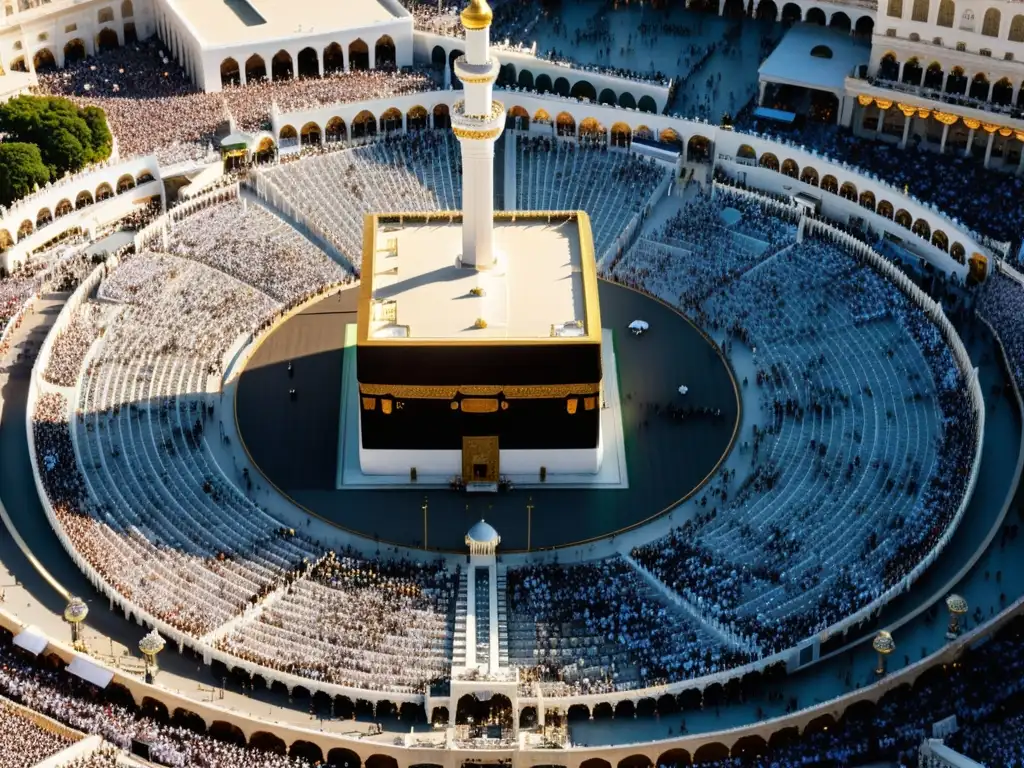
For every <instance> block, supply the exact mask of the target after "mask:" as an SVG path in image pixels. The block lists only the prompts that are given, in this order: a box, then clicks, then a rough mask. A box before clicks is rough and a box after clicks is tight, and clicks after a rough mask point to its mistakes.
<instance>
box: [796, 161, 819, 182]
mask: <svg viewBox="0 0 1024 768" xmlns="http://www.w3.org/2000/svg"><path fill="white" fill-rule="evenodd" d="M800 181H802V182H804V184H810V185H811V186H812V187H816V186H818V183H819V180H818V172H817V171H816V170H815V169H814V168H812V167H811V166H809V165H808V166H806V167H805V168H804V169H803V170H802V171H801V172H800Z"/></svg>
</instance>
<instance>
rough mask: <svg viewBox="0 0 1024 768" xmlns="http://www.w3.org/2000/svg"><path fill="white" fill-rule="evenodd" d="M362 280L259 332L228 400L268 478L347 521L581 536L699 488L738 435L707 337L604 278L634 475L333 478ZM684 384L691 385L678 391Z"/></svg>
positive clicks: (531, 543)
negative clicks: (562, 480)
mask: <svg viewBox="0 0 1024 768" xmlns="http://www.w3.org/2000/svg"><path fill="white" fill-rule="evenodd" d="M358 293H359V289H358V288H350V289H346V290H343V291H342V292H340V293H338V294H335V295H333V296H330V297H328V298H325V299H323V300H321V301H320V302H318V303H316V304H314V305H313V306H311V307H308V308H307V309H305V310H304V311H302V312H301V313H298V314H296V315H294V316H292V317H291V318H289V319H288V320H286V321H285V322H284V323H283V324H281V325H280V326H279V327H278V328H276V329H275V330H274V331H273V332H272V333H270V334H269V335H268V336H267V337H265V338H264V339H263V342H262V343H261V344H260V345H259V346H258V348H257V349H256V351H255V354H254V355H253V356H252V358H251V359H250V360H249V362H248V363H247V365H246V367H245V370H244V371H243V372H242V375H241V377H240V379H239V382H238V388H237V392H236V402H235V409H236V419H237V422H238V432H239V434H240V435H241V437H242V441H243V443H244V446H245V449H246V451H247V452H248V453H249V455H250V456H251V458H252V460H253V462H254V464H255V465H256V466H257V467H258V468H259V470H260V472H262V473H263V475H264V477H265V479H266V480H269V481H270V482H271V483H273V484H274V485H275V486H276V487H277V488H278V489H279V490H280V491H281V492H282V493H284V494H285V495H287V496H288V497H290V498H291V499H292V500H293V501H294V502H295V503H296V504H299V505H300V506H302V507H303V508H305V509H306V510H307V511H308V512H310V513H312V514H314V515H316V516H318V517H321V518H323V519H325V520H327V521H329V522H331V523H333V524H335V525H337V526H340V527H342V528H344V529H346V530H349V531H352V532H354V533H358V534H360V535H363V536H366V537H368V538H371V539H376V540H379V541H380V542H382V543H385V542H386V543H391V544H397V545H401V546H409V547H422V546H423V539H424V517H426V534H427V545H428V547H429V548H430V549H439V550H447V551H457V552H463V551H465V544H464V541H463V537H464V536H465V532H466V531H467V530H468V529H469V527H470V526H471V525H472V524H473V523H474V522H476V521H477V520H479V519H480V518H486V519H487V521H488V522H490V523H492V524H493V525H494V527H495V528H496V529H497V530H498V531H499V532H500V533H501V537H502V547H501V548H502V550H503V551H505V552H510V551H521V550H525V549H527V548H528V547H529V548H530V549H532V550H537V549H547V548H552V547H563V546H570V545H573V544H579V543H582V542H586V541H591V540H594V539H599V538H603V537H606V536H612V535H614V534H616V533H618V532H621V531H624V530H626V529H629V528H632V527H635V526H637V525H640V524H642V523H644V522H646V521H649V520H651V519H653V518H655V517H658V516H660V515H662V514H664V513H667V512H668V511H670V510H671V509H672V508H673V507H674V506H676V505H677V504H678V503H679V502H681V501H683V500H685V499H686V498H688V497H690V496H692V495H693V494H694V493H696V492H697V491H698V490H699V489H700V488H701V486H702V485H703V484H704V483H705V482H706V481H707V480H708V479H709V478H710V476H711V475H712V473H713V472H714V471H715V469H716V468H717V467H718V466H719V464H720V463H721V462H722V461H723V460H724V459H725V457H726V456H727V455H728V453H729V451H730V449H731V448H732V446H733V443H734V441H735V439H736V433H737V430H738V426H739V423H740V397H739V391H738V387H737V383H736V380H735V378H734V376H733V375H732V372H731V370H730V369H729V366H728V363H727V362H726V360H725V358H724V357H723V356H722V355H721V354H720V353H719V351H718V349H717V348H716V346H715V345H714V344H713V343H712V341H711V340H710V339H709V338H708V337H707V336H706V335H705V334H704V333H703V332H702V331H701V330H700V329H698V328H697V327H695V326H694V325H693V324H692V323H691V322H690V321H689V320H688V319H687V318H685V317H684V316H682V315H681V314H679V313H678V312H676V311H675V310H674V309H672V308H670V307H669V306H668V305H666V304H663V303H661V302H659V301H657V300H655V299H652V298H650V297H648V296H645V295H643V294H641V293H638V292H636V291H633V290H630V289H628V288H624V287H622V286H619V285H616V284H614V283H610V282H605V281H601V283H600V298H601V319H602V325H603V326H604V327H605V328H610V329H612V331H613V338H614V345H615V355H616V365H617V372H618V379H619V390H620V392H621V409H622V424H623V432H624V438H625V446H626V464H627V466H628V470H629V488H628V489H585V488H576V489H569V488H551V487H534V488H516V489H515V490H512V491H510V492H507V493H495V494H465V493H459V492H456V491H451V490H447V489H436V488H433V489H418V488H414V487H410V488H395V489H383V488H382V489H343V490H336V488H335V480H336V475H337V465H338V452H339V442H340V441H339V429H340V418H339V416H340V411H341V406H342V393H341V388H342V379H343V377H342V369H343V365H342V361H343V357H344V355H345V354H346V349H345V327H346V325H350V324H354V323H355V320H356V302H357V298H358ZM641 318H642V319H643V320H646V321H647V322H648V323H650V330H649V331H648V332H647V333H646V334H644V335H642V336H634V335H633V334H632V333H631V332H630V331H629V329H628V327H627V326H628V325H629V323H630V322H631V321H633V320H636V319H641ZM352 352H354V348H350V349H349V350H348V353H352ZM289 363H291V370H289ZM680 385H685V386H686V387H688V390H689V391H688V392H687V394H686V395H685V396H683V395H680V394H679V393H678V391H677V390H678V389H679V387H680ZM291 389H295V391H296V397H295V398H292V397H291V396H290V395H289V391H290V390H291ZM705 408H707V409H710V411H711V412H712V414H711V415H707V414H704V413H700V414H689V415H686V416H685V417H683V418H680V416H679V412H678V411H680V410H682V409H695V410H697V411H703V409H705ZM716 411H717V412H720V414H719V415H717V416H715V415H713V413H714V412H716ZM257 482H260V480H257ZM424 502H426V507H427V511H426V514H424V510H423V507H424ZM528 505H532V507H533V509H532V512H528V510H527V506H528Z"/></svg>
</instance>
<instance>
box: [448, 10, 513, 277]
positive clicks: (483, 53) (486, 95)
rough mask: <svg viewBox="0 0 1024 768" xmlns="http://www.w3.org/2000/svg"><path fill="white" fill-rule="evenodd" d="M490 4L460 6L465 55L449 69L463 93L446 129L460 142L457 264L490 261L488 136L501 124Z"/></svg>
mask: <svg viewBox="0 0 1024 768" xmlns="http://www.w3.org/2000/svg"><path fill="white" fill-rule="evenodd" d="M491 18H492V14H491V8H490V6H489V5H487V0H470V3H469V5H468V6H467V7H466V8H465V9H464V10H463V11H462V26H464V27H465V28H466V55H465V56H460V57H459V58H457V59H456V60H455V74H456V75H458V77H459V79H460V80H461V81H462V87H463V89H464V92H465V94H466V98H465V99H463V100H462V101H457V102H455V104H453V105H452V130H453V131H454V132H455V135H456V136H457V137H458V139H459V144H461V146H462V265H463V266H464V267H469V268H471V269H490V268H491V267H493V266H494V140H495V139H497V138H498V137H499V136H500V135H501V132H502V131H503V130H504V129H505V105H504V104H502V103H501V102H500V101H494V100H493V99H492V98H491V89H492V87H493V86H494V81H495V80H497V79H498V70H499V69H500V65H499V64H498V61H497V59H492V58H491V55H490V37H491V34H490V26H491Z"/></svg>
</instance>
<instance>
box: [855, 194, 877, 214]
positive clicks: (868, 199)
mask: <svg viewBox="0 0 1024 768" xmlns="http://www.w3.org/2000/svg"><path fill="white" fill-rule="evenodd" d="M858 202H860V207H861V208H867V209H868V210H869V211H873V210H875V193H874V192H871V191H869V190H864V191H863V192H861V193H860V200H859V201H858Z"/></svg>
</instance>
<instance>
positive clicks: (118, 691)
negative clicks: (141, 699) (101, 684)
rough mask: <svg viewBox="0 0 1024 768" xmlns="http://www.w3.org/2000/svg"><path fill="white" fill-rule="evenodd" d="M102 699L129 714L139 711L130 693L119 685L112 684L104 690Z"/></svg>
mask: <svg viewBox="0 0 1024 768" xmlns="http://www.w3.org/2000/svg"><path fill="white" fill-rule="evenodd" d="M103 699H104V701H109V702H110V703H111V704H116V705H117V706H119V707H124V708H125V709H127V710H128V711H129V712H136V711H138V709H139V708H138V706H137V705H136V704H135V699H134V698H133V697H132V692H131V691H129V690H128V688H127V687H126V686H124V685H121V683H113V682H112V683H110V684H109V685H108V686H107V687H106V688H104V689H103Z"/></svg>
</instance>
